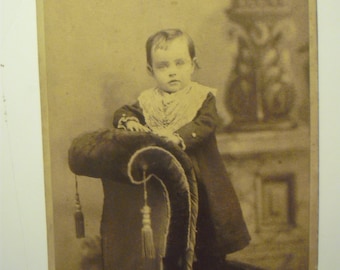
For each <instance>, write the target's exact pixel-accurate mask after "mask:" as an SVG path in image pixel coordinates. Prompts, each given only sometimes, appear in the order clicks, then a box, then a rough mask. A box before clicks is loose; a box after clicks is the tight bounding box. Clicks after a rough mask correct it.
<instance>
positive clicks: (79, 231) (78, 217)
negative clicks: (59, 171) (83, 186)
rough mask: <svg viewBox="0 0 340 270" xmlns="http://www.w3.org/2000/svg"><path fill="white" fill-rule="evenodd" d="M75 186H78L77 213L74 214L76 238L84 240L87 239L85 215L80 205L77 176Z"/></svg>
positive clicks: (76, 197)
mask: <svg viewBox="0 0 340 270" xmlns="http://www.w3.org/2000/svg"><path fill="white" fill-rule="evenodd" d="M75 184H76V196H75V203H76V211H75V212H74V221H75V225H76V237H77V238H84V237H85V225H84V214H83V212H82V211H81V205H80V199H79V193H78V180H77V176H76V175H75Z"/></svg>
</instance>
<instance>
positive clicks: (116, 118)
mask: <svg viewBox="0 0 340 270" xmlns="http://www.w3.org/2000/svg"><path fill="white" fill-rule="evenodd" d="M128 119H135V120H138V121H139V122H140V123H141V124H142V125H145V118H144V116H143V110H142V108H141V107H140V105H139V102H138V101H137V102H136V103H134V104H132V105H124V106H123V107H121V108H119V109H118V110H117V111H116V112H115V113H114V114H113V126H114V127H116V128H118V127H119V124H120V123H121V122H122V121H126V120H128Z"/></svg>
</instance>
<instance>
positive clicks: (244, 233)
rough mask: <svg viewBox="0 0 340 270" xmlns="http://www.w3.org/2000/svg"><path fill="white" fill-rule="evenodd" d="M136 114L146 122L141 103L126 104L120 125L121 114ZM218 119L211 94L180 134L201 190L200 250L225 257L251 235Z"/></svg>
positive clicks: (181, 129)
mask: <svg viewBox="0 0 340 270" xmlns="http://www.w3.org/2000/svg"><path fill="white" fill-rule="evenodd" d="M132 116H133V117H137V118H138V120H139V121H140V123H142V124H145V119H144V116H143V111H142V109H141V107H140V106H139V103H138V102H137V103H135V104H133V105H131V106H130V105H125V106H123V107H122V108H120V109H119V110H117V111H116V112H115V114H114V119H113V125H114V126H115V127H117V125H118V122H119V120H120V119H121V118H122V117H132ZM217 122H218V115H217V110H216V100H215V97H214V95H213V94H208V96H207V98H206V100H205V101H204V103H203V104H202V107H201V108H200V109H199V111H198V112H197V115H196V117H195V118H194V119H193V120H192V121H191V122H190V123H188V124H186V125H184V126H183V127H181V128H180V129H179V130H178V131H177V133H178V134H179V136H180V137H181V138H182V139H183V141H184V143H185V146H186V148H185V152H186V153H187V154H188V155H189V157H190V158H191V160H192V163H193V166H194V170H195V173H196V178H197V181H198V191H199V215H198V221H197V244H196V248H197V251H198V252H203V253H206V252H208V253H209V254H213V255H216V256H223V255H225V254H227V253H231V252H234V251H237V250H240V249H242V248H244V247H245V246H247V245H248V243H249V241H250V236H249V233H248V230H247V227H246V225H245V222H244V219H243V216H242V211H241V208H240V204H239V201H238V198H237V196H236V193H235V191H234V188H233V186H232V184H231V181H230V179H229V177H228V174H227V172H226V169H225V166H224V163H223V160H222V158H221V155H220V154H219V152H218V148H217V143H216V137H215V130H216V126H217Z"/></svg>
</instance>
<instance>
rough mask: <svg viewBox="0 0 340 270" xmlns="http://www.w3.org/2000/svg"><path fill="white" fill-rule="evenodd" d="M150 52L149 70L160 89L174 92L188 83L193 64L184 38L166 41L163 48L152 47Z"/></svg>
mask: <svg viewBox="0 0 340 270" xmlns="http://www.w3.org/2000/svg"><path fill="white" fill-rule="evenodd" d="M151 53H152V67H151V70H150V71H151V74H152V76H153V77H154V78H155V80H156V82H157V84H158V87H159V88H160V89H161V90H163V91H166V92H169V93H174V92H177V91H180V90H182V89H183V88H185V87H186V86H188V85H189V84H190V82H191V75H192V73H193V72H194V64H193V61H192V59H191V57H190V54H189V49H188V43H187V41H186V39H185V38H176V39H174V40H172V41H170V42H167V44H166V48H164V49H163V48H155V49H154V48H153V49H152V52H151Z"/></svg>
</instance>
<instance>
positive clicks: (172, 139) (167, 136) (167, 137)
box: [157, 133, 181, 145]
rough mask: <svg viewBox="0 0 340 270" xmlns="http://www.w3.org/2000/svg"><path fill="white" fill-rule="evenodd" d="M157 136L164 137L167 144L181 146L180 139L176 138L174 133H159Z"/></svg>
mask: <svg viewBox="0 0 340 270" xmlns="http://www.w3.org/2000/svg"><path fill="white" fill-rule="evenodd" d="M157 135H158V136H160V137H162V138H163V139H164V140H166V141H167V142H172V143H174V144H176V145H179V144H180V143H181V139H180V137H179V136H176V135H175V134H172V133H158V134H157Z"/></svg>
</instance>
